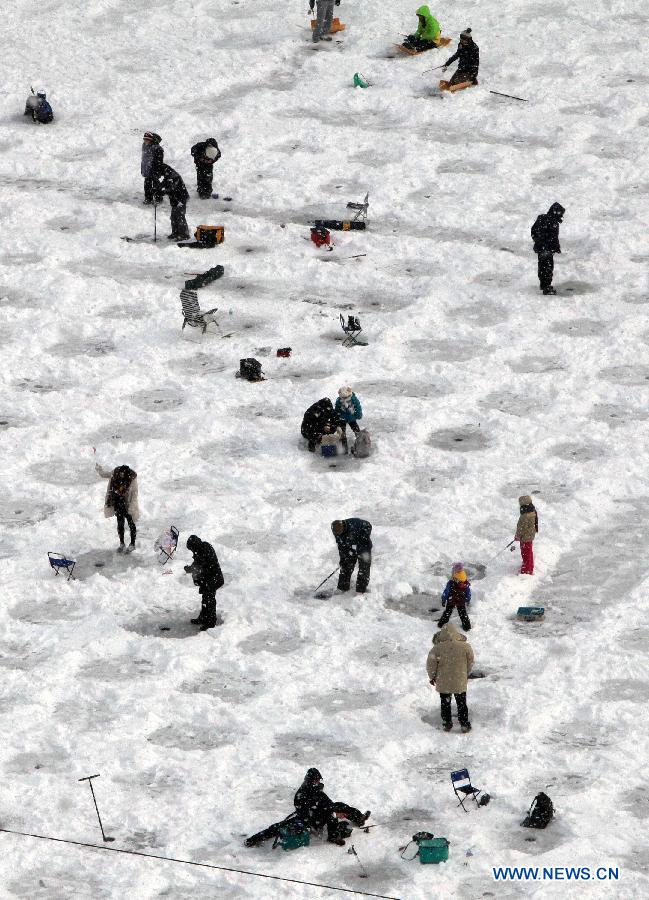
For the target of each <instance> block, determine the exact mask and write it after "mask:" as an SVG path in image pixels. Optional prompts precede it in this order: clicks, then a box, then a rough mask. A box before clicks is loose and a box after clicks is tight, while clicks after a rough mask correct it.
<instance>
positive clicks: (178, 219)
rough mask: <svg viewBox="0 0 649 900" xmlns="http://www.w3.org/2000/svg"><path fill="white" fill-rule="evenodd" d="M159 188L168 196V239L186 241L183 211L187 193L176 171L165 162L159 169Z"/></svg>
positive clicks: (185, 206)
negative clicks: (169, 231) (169, 209)
mask: <svg viewBox="0 0 649 900" xmlns="http://www.w3.org/2000/svg"><path fill="white" fill-rule="evenodd" d="M160 175H161V190H162V193H163V194H166V195H167V196H168V197H169V203H170V205H171V234H170V235H167V237H168V239H169V240H170V241H186V240H188V239H189V228H188V226H187V219H186V218H185V211H186V209H187V201H188V200H189V194H188V193H187V188H186V187H185V182H184V181H183V180H182V178H181V177H180V175H179V174H178V172H176V170H175V169H172V168H171V166H168V165H167V164H166V163H165V164H164V165H163V166H162V167H161V169H160Z"/></svg>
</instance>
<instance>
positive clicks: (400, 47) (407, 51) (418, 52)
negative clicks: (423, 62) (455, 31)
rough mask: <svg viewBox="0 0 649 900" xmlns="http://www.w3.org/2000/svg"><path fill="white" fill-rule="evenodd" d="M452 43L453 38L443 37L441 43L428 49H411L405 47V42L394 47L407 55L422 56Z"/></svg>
mask: <svg viewBox="0 0 649 900" xmlns="http://www.w3.org/2000/svg"><path fill="white" fill-rule="evenodd" d="M450 43H451V38H445V37H443V38H440V39H439V44H436V45H435V46H434V47H428V49H426V50H411V49H410V47H404V46H403V44H394V47H395V49H396V50H399V51H400V52H401V53H404V54H405V55H406V56H421V54H422V53H430V51H431V50H437V49H439V48H440V47H448V45H449V44H450Z"/></svg>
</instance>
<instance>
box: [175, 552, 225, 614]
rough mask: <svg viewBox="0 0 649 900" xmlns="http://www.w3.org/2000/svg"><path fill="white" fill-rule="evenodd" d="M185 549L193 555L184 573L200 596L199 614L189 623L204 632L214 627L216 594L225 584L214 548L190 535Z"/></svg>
mask: <svg viewBox="0 0 649 900" xmlns="http://www.w3.org/2000/svg"><path fill="white" fill-rule="evenodd" d="M187 549H188V550H190V551H191V552H192V553H193V555H194V560H193V562H192V564H191V565H190V566H185V572H189V573H190V574H191V576H192V579H193V581H194V584H195V585H196V586H197V587H198V593H199V594H200V595H201V611H200V614H199V616H198V618H197V619H192V620H191V623H192V625H200V627H201V631H206V630H207V629H208V628H214V627H215V626H216V592H217V591H218V589H219V588H220V587H223V585H224V583H225V582H224V579H223V573H222V572H221V566H220V565H219V560H218V557H217V555H216V553H215V551H214V547H213V546H212V545H211V544H208V543H207V541H202V540H201V539H200V538H199V537H197V536H196V535H195V534H192V535H190V536H189V537H188V538H187Z"/></svg>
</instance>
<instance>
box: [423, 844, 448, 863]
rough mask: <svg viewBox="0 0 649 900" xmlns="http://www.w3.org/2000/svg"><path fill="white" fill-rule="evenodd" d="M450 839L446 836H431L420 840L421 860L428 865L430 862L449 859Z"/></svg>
mask: <svg viewBox="0 0 649 900" xmlns="http://www.w3.org/2000/svg"><path fill="white" fill-rule="evenodd" d="M448 847H449V844H448V841H447V840H446V838H431V839H430V840H427V841H420V842H419V862H420V863H421V864H422V865H424V866H426V865H429V864H430V863H441V862H446V860H447V859H448Z"/></svg>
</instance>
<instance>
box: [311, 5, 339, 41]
mask: <svg viewBox="0 0 649 900" xmlns="http://www.w3.org/2000/svg"><path fill="white" fill-rule="evenodd" d="M334 3H335V5H336V6H340V0H309V12H308V15H312V14H313V7H314V6H317V13H316V22H315V28H314V29H313V37H312V40H313V43H314V44H317V43H318V41H330V40H332V37H331V35H330V34H329V32H330V31H331V23H332V22H333V18H334Z"/></svg>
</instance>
